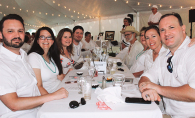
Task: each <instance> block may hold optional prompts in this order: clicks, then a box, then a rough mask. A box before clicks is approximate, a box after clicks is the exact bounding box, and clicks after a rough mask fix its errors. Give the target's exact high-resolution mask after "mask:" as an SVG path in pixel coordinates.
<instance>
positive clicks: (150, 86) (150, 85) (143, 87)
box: [139, 82, 159, 92]
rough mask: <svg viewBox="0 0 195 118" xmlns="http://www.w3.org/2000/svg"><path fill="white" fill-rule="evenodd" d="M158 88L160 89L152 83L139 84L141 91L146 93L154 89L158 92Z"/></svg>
mask: <svg viewBox="0 0 195 118" xmlns="http://www.w3.org/2000/svg"><path fill="white" fill-rule="evenodd" d="M158 87H159V85H157V84H154V83H152V82H142V83H140V84H139V90H140V91H141V92H144V91H145V90H148V89H154V90H156V91H158Z"/></svg>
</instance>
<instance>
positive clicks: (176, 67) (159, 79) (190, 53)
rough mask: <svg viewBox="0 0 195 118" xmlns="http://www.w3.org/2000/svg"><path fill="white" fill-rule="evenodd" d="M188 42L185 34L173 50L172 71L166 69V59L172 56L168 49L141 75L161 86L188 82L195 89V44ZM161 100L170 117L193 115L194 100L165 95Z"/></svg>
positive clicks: (178, 85)
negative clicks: (180, 42) (178, 45)
mask: <svg viewBox="0 0 195 118" xmlns="http://www.w3.org/2000/svg"><path fill="white" fill-rule="evenodd" d="M189 43H190V38H189V37H188V36H187V37H186V38H185V40H184V42H183V43H182V44H181V45H180V47H179V48H178V49H177V50H176V51H175V53H174V55H173V57H172V59H171V62H172V65H173V72H172V73H170V72H169V71H168V69H167V65H168V63H167V59H168V58H169V57H170V56H172V55H171V53H170V50H167V51H165V52H164V53H163V54H162V55H159V56H158V57H157V58H156V60H155V62H154V64H153V66H152V67H151V68H150V69H149V70H148V71H146V72H144V74H143V75H142V76H146V77H148V78H149V79H150V80H151V81H152V82H154V83H159V84H160V85H161V86H171V87H180V86H183V85H185V84H188V85H189V86H190V87H191V88H193V89H195V53H194V52H195V46H192V47H188V44H189ZM163 100H164V102H165V108H166V113H167V114H169V115H172V117H177V116H180V117H181V116H183V117H185V118H187V117H192V116H193V117H194V116H195V102H184V101H176V100H172V99H169V98H166V97H164V98H163Z"/></svg>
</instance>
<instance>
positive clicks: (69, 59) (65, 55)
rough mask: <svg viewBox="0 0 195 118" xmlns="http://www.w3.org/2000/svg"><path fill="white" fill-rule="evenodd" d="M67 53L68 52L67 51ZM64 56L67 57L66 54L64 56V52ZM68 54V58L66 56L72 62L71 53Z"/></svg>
mask: <svg viewBox="0 0 195 118" xmlns="http://www.w3.org/2000/svg"><path fill="white" fill-rule="evenodd" d="M68 54H69V53H68ZM64 56H65V57H66V58H68V57H67V56H66V54H65V53H64ZM69 56H70V59H69V58H68V60H70V62H72V61H73V60H72V57H71V55H70V54H69Z"/></svg>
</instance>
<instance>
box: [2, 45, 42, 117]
mask: <svg viewBox="0 0 195 118" xmlns="http://www.w3.org/2000/svg"><path fill="white" fill-rule="evenodd" d="M20 54H21V55H17V54H15V53H13V52H11V51H9V50H8V49H6V48H4V47H3V46H2V44H1V45H0V65H1V66H0V96H2V95H5V94H8V93H16V94H17V95H18V97H33V96H40V92H39V89H38V87H37V80H36V78H35V74H34V71H33V70H32V68H31V66H30V64H29V63H28V61H27V54H26V53H25V51H23V50H22V49H20ZM37 110H38V108H33V109H30V110H20V111H15V112H13V111H11V110H10V109H9V108H8V107H7V106H5V105H4V104H3V103H2V101H0V117H6V118H7V117H14V118H15V117H20V118H25V117H26V118H27V117H28V118H33V117H36V113H37Z"/></svg>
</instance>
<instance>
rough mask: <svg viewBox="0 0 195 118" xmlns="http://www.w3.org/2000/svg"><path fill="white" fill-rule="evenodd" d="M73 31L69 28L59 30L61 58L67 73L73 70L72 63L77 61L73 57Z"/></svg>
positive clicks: (58, 41)
mask: <svg viewBox="0 0 195 118" xmlns="http://www.w3.org/2000/svg"><path fill="white" fill-rule="evenodd" d="M72 35H73V33H72V31H71V30H70V29H68V28H63V29H61V30H60V31H59V33H58V36H57V39H56V40H57V43H58V48H59V50H60V60H61V63H62V67H63V73H64V74H67V73H68V72H70V71H71V70H73V68H72V65H73V64H74V63H75V61H74V60H73V59H72V56H73V40H72Z"/></svg>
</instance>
